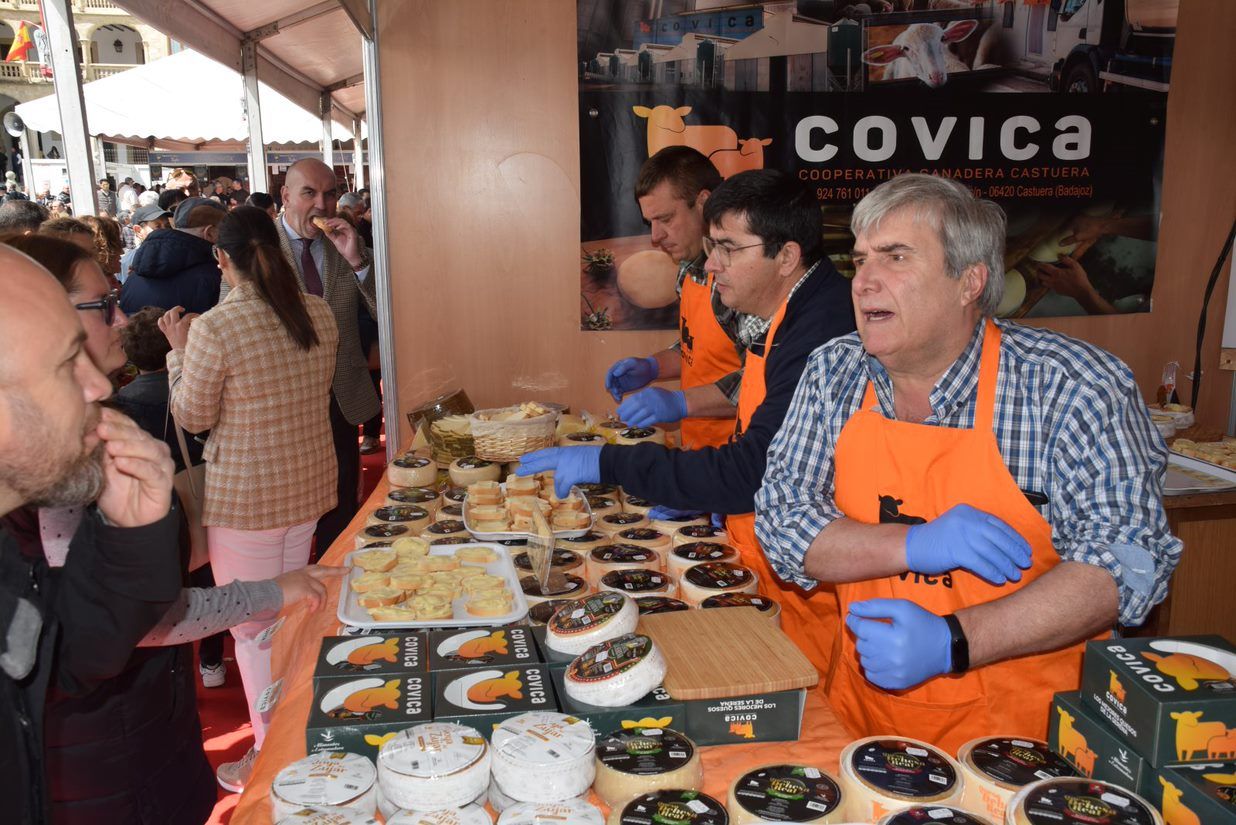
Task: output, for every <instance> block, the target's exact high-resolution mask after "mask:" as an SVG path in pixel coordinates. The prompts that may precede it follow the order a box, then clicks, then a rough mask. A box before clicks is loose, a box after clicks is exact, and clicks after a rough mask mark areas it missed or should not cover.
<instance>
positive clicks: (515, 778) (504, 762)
mask: <svg viewBox="0 0 1236 825" xmlns="http://www.w3.org/2000/svg"><path fill="white" fill-rule="evenodd" d="M491 743H492V747H493V781H494V783H495V784H497V786H498V787H499V788H501V789H502V792H503V793H504V794H506V795H507V796H509V797H511V798H512V799H518V800H519V801H520V802H562V801H565V800H568V799H574V798H575V797H578V796H580V795H581V794H585V793H587V792H588V788H589V787H590V786H591V785H592V780H593V778H594V777H595V776H596V764H595V736H594V735H593V733H592V728H591V727H589V725H588V723H587V722H585V721H584V720H582V719H579V718H577V717H574V716H567V715H566V714H564V713H554V712H551V711H532V712H530V713H521V714H520V715H519V716H515V717H512V718H510V719H506V720H504V721H503V722H502V723H501V724H499V725H498V726H497V727H496V728H495V729H494V732H493V736H492V737H491Z"/></svg>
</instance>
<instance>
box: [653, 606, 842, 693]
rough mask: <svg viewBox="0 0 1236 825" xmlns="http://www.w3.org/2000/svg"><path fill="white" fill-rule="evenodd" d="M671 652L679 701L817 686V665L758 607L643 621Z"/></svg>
mask: <svg viewBox="0 0 1236 825" xmlns="http://www.w3.org/2000/svg"><path fill="white" fill-rule="evenodd" d="M638 632H640V633H643V634H644V635H646V636H648V637H650V638H651V639H652V640H653V642H655V643H656V645H657V647H659V648H660V649H661V652H662V653H663V654H664V655H665V661H666V663H667V665H668V673H667V674H666V676H665V690H666V692H668V693H669V695H670V696H672V697H673V698H675V699H718V698H723V697H727V696H749V695H751V694H754V693H773V692H776V691H779V690H792V689H794V688H803V687H811V686H812V685H814V684H816V683H817V682H818V681H819V680H820V677H819V674H818V673H816V670H815V667H813V666H812V664H811V662H810V661H809V660H808V659H807V657H806V656H804V655H803V653H802V651H800V650H799V649H798V648H797V647H796V646H795V644H794V643H793V642H792V641H790V638H789V637H788V636H786V635H785V634H784V633H782V632H781V629H780V628H778V627H777V626H776V625H774V624H773V623H772V622H771V621H769V620H768V619H767V618H765V617H764V615H763V614H762V613H761V612H760V611H759V610H758V609H757V608H754V607H726V608H717V609H714V610H680V611H678V612H676V613H659V614H653V615H651V616H644V617H642V618H641V619H640V620H639V631H638Z"/></svg>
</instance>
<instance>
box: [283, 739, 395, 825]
mask: <svg viewBox="0 0 1236 825" xmlns="http://www.w3.org/2000/svg"><path fill="white" fill-rule="evenodd" d="M377 787H378V773H377V770H376V769H375V768H374V766H373V763H372V762H370V761H369V760H368V759H366V758H365V757H363V756H358V755H357V754H354V753H344V752H337V753H319V754H313V755H311V756H307V757H305V758H304V759H300V760H298V761H296V762H293V763H292V764H290V765H288V766H287V767H286V768H284V769H283V770H281V771H279V773H278V774H277V775H276V776H275V779H274V781H273V782H271V785H270V804H271V813H272V815H273V817H274V818H275V819H276V820H279V819H282V818H283V817H286V816H290V815H291V814H293V813H295V812H296V811H299V810H300V809H302V808H311V807H315V806H319V805H329V806H331V807H335V808H347V809H349V810H353V811H357V812H359V813H365V814H369V815H370V816H372V815H373V813H374V812H375V811H376V810H377V804H378V798H377Z"/></svg>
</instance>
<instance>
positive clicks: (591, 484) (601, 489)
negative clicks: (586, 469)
mask: <svg viewBox="0 0 1236 825" xmlns="http://www.w3.org/2000/svg"><path fill="white" fill-rule="evenodd" d="M575 486H576V487H578V488H579V491H580V492H581V493H583V494H584V495H585V496H590V497H591V496H607V497H610V498H613V497H615V496H617V495H618V485H617V484H607V483H605V482H601V481H588V482H584V483H583V484H576V485H575Z"/></svg>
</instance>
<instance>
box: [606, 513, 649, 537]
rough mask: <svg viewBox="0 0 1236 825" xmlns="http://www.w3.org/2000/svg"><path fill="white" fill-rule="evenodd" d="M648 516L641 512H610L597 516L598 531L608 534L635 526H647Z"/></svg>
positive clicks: (611, 534)
mask: <svg viewBox="0 0 1236 825" xmlns="http://www.w3.org/2000/svg"><path fill="white" fill-rule="evenodd" d="M647 526H648V517H647V516H645V515H641V514H639V513H609V514H607V515H604V516H600V517H598V518H597V532H598V533H604V534H605V535H607V536H613V535H616V534H618V533H621V532H622V531H623V530H630V529H632V528H635V527H647Z"/></svg>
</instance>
